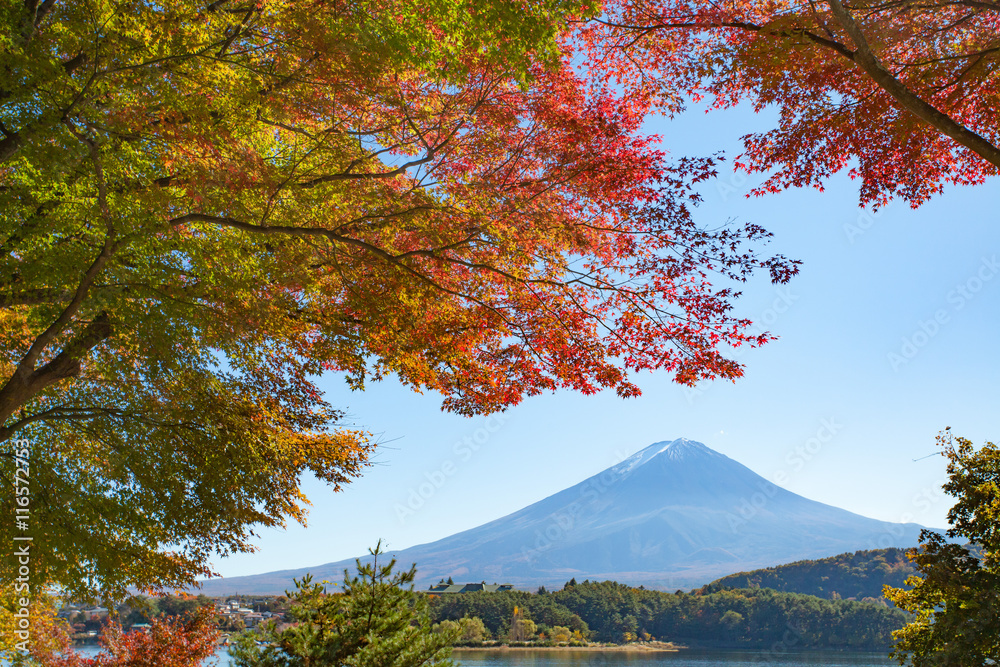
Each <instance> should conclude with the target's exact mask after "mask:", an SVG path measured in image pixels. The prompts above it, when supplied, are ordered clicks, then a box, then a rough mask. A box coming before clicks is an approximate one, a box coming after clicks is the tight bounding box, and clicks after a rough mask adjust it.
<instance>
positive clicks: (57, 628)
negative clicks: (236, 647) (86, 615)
mask: <svg viewBox="0 0 1000 667" xmlns="http://www.w3.org/2000/svg"><path fill="white" fill-rule="evenodd" d="M33 631H34V634H35V639H34V640H33V641H32V642H31V652H30V657H31V664H34V665H39V666H40V667H193V666H194V665H200V664H202V663H203V662H204V661H205V660H206V659H207V658H209V657H210V656H212V654H213V653H215V647H216V641H217V639H218V637H219V631H218V630H217V629H216V628H215V624H214V621H213V613H212V610H210V609H208V608H202V609H199V610H198V611H196V612H194V613H192V614H188V615H187V616H184V617H180V616H175V617H167V616H159V617H157V618H154V619H152V620H150V622H149V627H148V628H143V629H135V630H130V631H125V630H124V629H123V628H122V626H121V624H120V623H118V622H117V621H115V620H111V621H109V622H108V624H107V625H105V626H104V629H103V632H102V633H101V639H100V642H101V648H102V650H101V652H100V653H98V654H97V655H96V656H94V657H85V656H82V655H80V654H79V653H78V652H76V651H74V650H73V642H72V640H71V639H70V636H69V628H68V627H67V626H66V624H65V623H64V622H62V621H61V620H59V619H56V618H53V617H51V616H50V617H49V618H47V619H46V620H45V622H41V623H37V624H36V627H35V628H34V629H33Z"/></svg>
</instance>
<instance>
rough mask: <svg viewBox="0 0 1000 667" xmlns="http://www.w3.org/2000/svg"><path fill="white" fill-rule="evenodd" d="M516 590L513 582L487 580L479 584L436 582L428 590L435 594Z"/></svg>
mask: <svg viewBox="0 0 1000 667" xmlns="http://www.w3.org/2000/svg"><path fill="white" fill-rule="evenodd" d="M512 590H514V585H513V584H488V583H486V582H485V581H484V582H481V583H478V584H445V583H440V584H435V585H434V586H431V587H430V589H429V590H428V592H429V593H434V594H444V593H475V592H477V591H484V592H486V593H498V592H501V591H512Z"/></svg>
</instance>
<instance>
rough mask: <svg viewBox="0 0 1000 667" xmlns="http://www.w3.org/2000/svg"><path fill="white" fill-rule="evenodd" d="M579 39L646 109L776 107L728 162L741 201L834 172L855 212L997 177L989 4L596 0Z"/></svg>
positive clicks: (997, 52)
mask: <svg viewBox="0 0 1000 667" xmlns="http://www.w3.org/2000/svg"><path fill="white" fill-rule="evenodd" d="M582 35H583V41H584V42H585V44H586V48H587V49H588V50H589V54H590V58H591V60H590V63H591V67H592V69H591V70H590V71H591V72H592V74H593V75H595V76H597V75H598V73H600V72H610V73H612V74H614V75H615V76H616V80H617V81H618V83H619V84H621V85H622V86H623V87H624V89H626V90H628V91H629V92H630V94H631V95H632V97H633V99H635V100H638V101H642V100H644V101H645V102H646V103H648V104H650V105H651V106H653V107H658V108H660V109H661V110H665V111H667V112H669V113H673V112H676V111H678V110H680V109H681V108H683V107H684V105H685V104H686V103H688V102H689V101H690V100H691V99H692V98H693V99H700V98H702V97H705V98H707V101H708V102H709V104H710V105H712V106H713V107H718V108H724V107H731V106H734V105H736V104H740V103H744V102H746V103H748V104H752V105H753V107H754V108H755V109H756V110H758V111H759V110H762V109H764V108H765V107H769V106H770V107H774V108H776V109H777V110H778V112H779V116H778V121H777V126H776V127H775V128H773V129H771V130H769V131H766V132H762V133H757V134H751V135H748V136H746V137H744V147H745V151H744V153H743V154H742V155H741V156H739V158H738V159H737V166H738V167H739V168H741V169H744V170H746V171H747V172H751V173H754V172H760V173H763V174H766V175H767V178H766V180H765V181H764V183H763V185H761V187H760V188H759V189H758V190H757V191H756V192H755V194H762V193H767V192H773V191H776V190H780V189H783V188H786V187H790V186H803V185H808V186H815V187H820V188H821V187H822V184H823V183H824V182H825V181H826V180H827V178H828V177H829V176H831V175H832V174H833V173H836V172H838V171H840V170H842V169H848V171H849V173H850V175H851V177H854V178H858V179H860V181H861V203H863V204H874V205H881V204H884V203H885V202H887V201H888V200H889V199H891V198H893V197H900V198H902V199H904V200H906V201H908V202H909V203H910V204H911V205H913V206H917V205H919V204H921V203H923V202H925V201H926V200H927V199H928V198H929V197H931V196H933V195H935V194H937V193H939V192H940V191H941V190H942V188H943V187H944V186H945V185H947V184H957V185H965V184H978V183H982V182H983V181H984V180H985V179H986V178H987V177H989V176H995V175H997V173H998V171H1000V116H998V114H1000V85H998V84H1000V81H998V78H997V64H998V63H1000V5H998V4H997V3H995V2H989V1H987V2H980V1H979V0H957V1H953V0H930V1H928V2H923V1H919V2H918V1H916V0H893V1H892V2H881V1H876V2H867V1H862V2H856V3H855V2H852V3H845V2H842V0H829V1H823V2H809V3H803V2H793V1H790V0H776V1H769V2H757V1H753V0H722V1H721V2H717V1H715V0H609V1H608V2H607V3H606V4H605V6H604V11H603V13H602V14H601V15H600V17H599V18H595V19H594V20H592V21H590V22H589V23H587V24H586V25H585V26H584V27H583V30H582Z"/></svg>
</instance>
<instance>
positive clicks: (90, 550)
mask: <svg viewBox="0 0 1000 667" xmlns="http://www.w3.org/2000/svg"><path fill="white" fill-rule="evenodd" d="M592 11H594V9H593V8H592V7H590V6H589V5H587V4H585V3H581V2H570V1H569V0H547V1H545V2H523V3H522V2H514V3H503V2H501V3H492V2H476V1H470V0H435V1H434V2H430V3H421V5H420V6H419V7H417V6H415V5H413V3H405V2H397V1H394V0H381V1H379V2H374V1H358V2H341V1H337V0H308V1H301V0H300V1H295V2H293V1H291V0H268V1H267V2H253V3H247V2H238V1H232V2H227V1H226V0H220V1H217V2H211V3H202V2H195V1H193V0H186V1H180V2H172V3H167V4H166V5H164V4H163V3H152V2H143V1H141V0H117V1H111V2H101V3H97V2H87V1H85V2H78V3H77V2H74V3H56V2H51V1H48V0H46V1H45V2H33V1H30V0H29V1H28V2H26V3H23V4H8V5H5V6H4V7H3V9H0V25H2V27H3V29H2V31H0V34H2V35H3V37H2V38H0V39H3V40H4V46H5V48H4V50H3V53H2V55H0V72H2V79H0V134H2V136H3V138H2V139H0V244H2V248H3V252H2V253H0V290H2V291H0V442H4V441H6V442H7V443H10V442H14V441H18V442H21V441H26V442H27V443H29V444H30V447H31V455H30V459H31V466H32V475H33V477H32V483H31V494H32V495H31V511H32V523H31V531H32V533H31V534H32V535H33V537H34V542H33V549H34V553H35V554H36V556H34V558H35V560H33V562H32V567H33V568H34V569H33V576H34V577H35V578H36V581H40V582H54V583H58V584H60V585H61V586H63V587H64V588H65V589H66V591H67V594H68V595H71V596H75V597H84V596H87V595H90V594H93V593H94V592H95V591H100V592H102V594H105V595H111V596H121V595H124V594H125V592H126V591H127V589H128V588H129V587H131V586H134V587H139V588H145V587H153V588H157V587H158V588H161V589H162V588H163V587H175V586H176V587H179V586H183V585H185V584H187V583H188V582H190V581H191V580H192V578H193V577H196V576H198V575H204V574H207V573H209V569H208V567H207V562H208V559H209V557H210V556H211V555H212V554H213V553H221V554H223V555H225V554H227V553H231V552H234V551H247V550H251V549H252V544H251V542H250V540H251V538H252V535H253V529H254V526H257V525H264V526H276V525H283V524H284V522H285V520H286V519H288V518H291V519H293V520H299V521H304V516H305V504H306V499H305V498H304V496H303V495H302V493H301V491H300V487H299V481H300V478H301V476H302V475H303V474H313V475H316V476H317V477H319V478H320V479H323V480H325V481H327V482H329V483H330V484H331V485H333V487H334V488H339V486H340V485H341V484H343V483H345V482H347V481H349V480H350V479H351V478H352V477H354V476H356V475H357V474H359V473H360V471H361V470H362V469H363V467H364V465H365V463H366V460H367V456H368V454H369V452H370V451H371V447H372V444H371V442H370V440H369V438H368V437H367V436H366V434H364V433H361V432H359V431H357V430H352V429H349V428H347V427H346V426H344V425H343V423H342V422H343V419H342V417H343V415H342V414H341V413H340V412H338V411H336V410H334V409H333V408H332V407H331V406H329V405H328V404H327V403H326V402H325V401H324V400H323V397H322V395H321V393H320V392H319V390H318V389H317V387H316V386H315V384H314V379H315V377H316V376H317V375H319V374H321V373H323V372H327V371H335V372H339V373H343V374H344V375H346V377H347V379H348V381H349V383H350V385H351V386H352V387H354V388H362V387H363V386H364V384H365V382H366V381H368V380H371V379H381V378H384V377H386V376H388V375H390V374H393V375H395V376H396V377H397V378H398V379H399V380H400V381H401V382H403V383H406V384H408V385H410V386H412V387H414V388H415V389H430V390H435V391H438V392H440V393H442V394H443V395H444V397H445V398H444V407H445V408H446V409H449V410H453V411H456V412H458V413H462V414H473V413H480V412H490V411H495V410H501V409H503V408H505V407H507V406H509V405H512V404H515V403H517V402H518V401H520V400H522V398H523V397H525V396H530V395H535V394H538V393H540V392H543V391H547V390H553V389H556V388H559V387H566V388H571V389H575V390H579V391H582V392H585V393H591V392H596V391H599V390H601V389H605V388H608V389H613V390H615V391H617V392H618V393H619V394H620V395H622V396H633V395H636V394H638V393H639V389H638V387H637V386H636V384H635V382H634V379H633V376H634V373H635V372H637V371H646V370H658V369H659V370H665V371H669V372H672V373H673V374H674V376H675V377H676V379H677V380H678V381H680V382H685V383H692V382H695V381H697V380H699V379H703V378H715V377H719V378H729V379H732V378H736V377H738V376H740V375H741V374H742V367H741V366H740V364H738V363H736V362H735V361H733V360H732V359H729V358H727V356H726V351H727V349H728V348H729V347H730V346H739V345H745V344H750V345H757V344H762V343H764V342H766V341H767V340H768V339H769V338H770V336H769V335H768V334H766V333H765V334H761V333H751V332H750V330H749V325H750V322H749V321H748V320H746V319H744V318H740V317H737V316H735V315H734V314H732V312H731V308H732V301H733V299H734V298H735V297H736V296H737V293H736V292H735V291H734V288H733V285H734V284H737V283H738V282H739V281H743V280H746V279H747V277H748V276H749V275H750V274H751V273H752V272H754V271H755V270H758V269H764V270H766V271H768V272H769V273H770V276H771V278H772V280H774V281H776V282H783V281H786V280H788V279H789V277H790V276H791V275H792V274H794V273H795V271H796V270H797V266H796V263H795V262H790V261H788V260H786V259H785V258H784V257H781V256H775V257H767V256H761V255H760V254H759V250H758V248H757V246H758V244H759V242H762V241H765V240H766V238H767V236H768V234H767V233H766V232H765V231H764V230H763V229H761V228H760V227H757V226H755V225H746V226H745V227H732V226H725V227H722V228H719V229H712V230H706V229H702V228H701V227H699V226H698V225H696V224H695V222H694V220H693V219H692V217H691V215H690V210H689V209H690V206H691V205H693V204H696V203H697V201H698V197H697V194H696V192H695V190H694V187H695V186H696V184H697V183H698V182H700V181H701V180H703V179H705V178H708V177H710V176H711V175H712V174H713V173H714V162H713V161H712V160H711V159H695V158H685V159H679V160H674V161H670V160H668V159H667V156H665V155H664V154H663V153H662V152H660V151H659V150H658V149H657V148H656V138H655V137H651V136H645V135H643V134H641V133H640V131H639V129H640V124H641V122H642V119H643V116H642V111H643V109H642V107H641V105H633V104H631V103H630V102H629V100H627V99H623V98H621V97H619V96H618V94H617V92H616V91H614V90H612V89H610V88H608V87H606V86H604V85H603V84H602V83H601V82H600V81H597V80H589V81H588V80H585V79H582V78H581V77H580V75H579V74H578V73H576V72H575V71H574V69H573V68H572V67H571V66H570V65H569V64H568V62H569V59H570V57H571V54H570V53H569V52H568V51H567V49H568V47H567V46H565V43H564V40H563V37H564V36H565V35H566V26H567V24H568V21H569V19H570V18H572V17H585V16H587V15H589V13H590V12H592ZM720 280H721V281H723V283H724V286H719V285H714V284H713V281H716V282H718V281H720ZM10 474H11V471H10V470H9V469H8V468H6V467H5V468H4V469H3V470H2V471H0V475H2V476H7V475H10ZM4 479H6V477H4ZM0 502H2V503H10V502H12V500H11V499H10V498H6V497H5V498H3V499H2V500H0ZM3 508H7V505H3V506H2V507H0V509H3ZM7 509H9V508H7ZM3 511H6V509H4V510H3ZM11 514H12V512H8V515H11ZM10 530H13V528H12V527H11V526H9V525H7V524H4V526H3V528H0V537H2V536H4V535H6V533H3V532H2V531H10ZM4 566H5V567H9V563H7V562H6V561H5V562H4Z"/></svg>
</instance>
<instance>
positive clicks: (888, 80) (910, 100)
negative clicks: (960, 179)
mask: <svg viewBox="0 0 1000 667" xmlns="http://www.w3.org/2000/svg"><path fill="white" fill-rule="evenodd" d="M829 2H830V9H831V10H832V11H833V16H834V18H836V19H837V22H838V23H840V25H841V26H842V27H843V28H844V30H845V31H847V34H848V35H849V36H850V38H851V40H852V41H853V42H854V45H855V47H856V49H857V50H856V51H855V52H854V57H853V58H851V60H852V61H853V62H854V63H855V64H856V65H857V66H858V67H860V68H861V69H862V70H863V71H864V72H865V74H867V75H868V76H870V77H871V78H872V80H873V81H874V82H875V83H876V84H878V86H879V87H880V88H882V90H884V91H885V92H887V93H889V95H891V96H892V98H893V99H895V100H896V102H898V103H899V105H900V106H901V107H903V108H904V109H905V110H907V111H909V112H910V113H912V114H913V115H914V116H916V117H917V118H920V119H921V120H923V121H924V122H926V123H928V124H929V125H930V126H931V127H933V128H935V129H936V130H938V131H939V132H941V133H942V134H944V135H945V136H948V137H951V138H952V139H954V140H955V141H956V142H958V143H959V144H961V145H962V146H965V147H966V148H968V149H969V150H971V151H973V152H974V153H976V154H977V155H979V156H980V157H981V158H983V159H984V160H986V161H987V162H989V163H990V164H992V165H993V166H995V167H1000V148H997V147H996V146H994V145H993V144H992V143H990V142H989V141H988V140H987V139H986V138H985V137H983V136H982V135H979V134H977V133H975V132H973V131H972V130H970V129H969V128H967V127H965V126H964V125H962V124H960V123H958V122H957V121H955V120H954V119H953V118H952V117H951V116H949V115H947V114H945V113H943V112H942V111H940V110H939V109H937V108H935V107H934V106H933V105H931V104H930V103H929V102H927V101H926V100H924V99H922V98H921V97H920V96H918V95H917V94H916V93H914V92H913V91H912V90H910V89H909V88H907V87H906V84H904V83H903V82H902V81H900V80H899V79H897V78H896V77H895V76H893V75H892V73H891V72H889V71H888V70H887V69H885V67H883V66H882V64H881V63H880V62H879V60H878V58H876V57H875V54H874V53H872V50H871V47H870V46H869V45H868V40H867V38H866V37H865V35H864V32H862V30H861V28H860V26H858V24H857V23H856V22H855V20H854V17H853V16H851V14H850V12H848V11H847V9H846V8H845V7H844V5H843V3H841V1H840V0H829Z"/></svg>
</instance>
